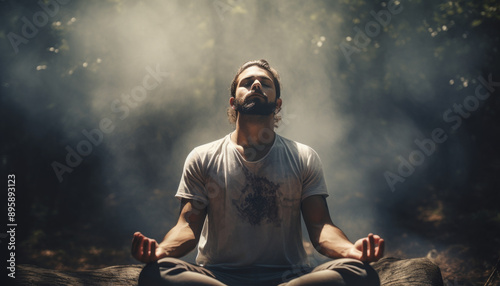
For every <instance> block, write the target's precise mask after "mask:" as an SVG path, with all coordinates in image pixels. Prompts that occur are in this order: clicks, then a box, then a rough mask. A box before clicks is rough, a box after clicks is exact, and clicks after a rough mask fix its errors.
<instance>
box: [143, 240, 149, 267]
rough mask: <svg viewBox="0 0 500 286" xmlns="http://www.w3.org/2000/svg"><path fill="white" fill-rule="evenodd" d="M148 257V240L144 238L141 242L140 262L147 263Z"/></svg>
mask: <svg viewBox="0 0 500 286" xmlns="http://www.w3.org/2000/svg"><path fill="white" fill-rule="evenodd" d="M148 256H149V238H144V240H143V242H142V255H141V261H142V262H149V260H148V258H149V257H148Z"/></svg>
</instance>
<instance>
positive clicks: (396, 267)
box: [14, 258, 443, 286]
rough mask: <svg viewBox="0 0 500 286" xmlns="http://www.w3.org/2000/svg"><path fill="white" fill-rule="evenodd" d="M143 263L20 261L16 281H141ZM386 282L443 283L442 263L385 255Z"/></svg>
mask: <svg viewBox="0 0 500 286" xmlns="http://www.w3.org/2000/svg"><path fill="white" fill-rule="evenodd" d="M143 266H144V265H143V264H135V265H119V266H110V267H106V268H101V269H97V270H87V271H58V270H51V269H44V268H40V267H37V266H33V265H18V267H17V271H18V273H17V275H16V278H15V280H14V281H15V284H14V285H37V286H39V285H51V286H52V285H72V286H73V285H120V286H128V285H137V278H138V277H139V273H140V272H141V270H142V267H143ZM372 266H373V268H375V270H377V272H378V274H379V277H380V282H381V285H382V286H396V285H397V286H406V285H411V286H443V279H442V277H441V271H440V270H439V267H438V266H437V265H435V264H434V263H432V262H431V261H430V260H429V259H427V258H413V259H398V258H383V259H381V260H380V261H378V262H375V263H372Z"/></svg>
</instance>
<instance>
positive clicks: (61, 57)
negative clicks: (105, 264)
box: [1, 0, 499, 262]
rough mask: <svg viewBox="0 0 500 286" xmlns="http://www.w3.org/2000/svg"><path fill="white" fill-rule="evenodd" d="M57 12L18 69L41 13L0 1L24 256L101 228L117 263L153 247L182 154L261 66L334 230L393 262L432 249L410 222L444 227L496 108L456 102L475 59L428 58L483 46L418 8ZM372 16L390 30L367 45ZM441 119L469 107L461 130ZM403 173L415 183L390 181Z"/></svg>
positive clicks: (5, 101) (287, 4) (169, 207)
mask: <svg viewBox="0 0 500 286" xmlns="http://www.w3.org/2000/svg"><path fill="white" fill-rule="evenodd" d="M68 2H69V3H67V4H60V3H59V2H57V3H59V10H58V11H57V13H55V12H54V14H55V15H54V16H50V19H49V21H48V24H46V25H45V26H43V27H40V28H39V31H38V33H37V34H36V35H35V36H33V37H32V38H30V39H29V41H28V42H27V43H21V44H19V45H18V46H17V47H16V48H17V49H18V50H19V51H18V52H17V53H16V52H15V49H14V51H13V47H14V46H13V45H12V42H10V41H9V38H8V36H7V35H8V33H9V32H15V33H17V34H19V35H22V25H23V22H22V21H21V20H20V17H23V16H24V17H26V18H27V19H28V20H32V17H33V16H32V15H33V14H34V13H35V12H36V11H39V10H41V7H38V6H36V5H35V4H32V5H23V4H19V3H18V2H17V1H5V3H2V5H3V6H4V7H5V8H6V9H10V10H9V11H11V12H9V13H11V15H15V16H12V17H11V18H9V19H8V20H4V25H5V26H4V29H3V33H2V38H3V39H4V41H3V43H2V51H3V52H2V53H3V55H2V56H1V61H2V73H1V83H2V92H1V99H2V100H1V102H2V109H3V110H4V111H5V112H4V113H3V114H2V117H3V120H2V121H4V123H3V124H11V127H9V128H7V127H6V126H5V125H4V130H15V132H14V131H13V134H14V136H13V137H12V139H5V141H4V139H2V144H5V147H4V148H3V152H2V162H3V164H2V169H3V171H4V173H9V172H16V173H17V174H18V178H19V180H20V181H22V182H23V185H25V186H26V187H30V188H33V186H38V187H39V188H37V189H30V190H27V191H25V193H24V194H23V195H21V196H20V199H19V202H18V204H19V205H20V207H21V208H22V211H23V212H24V213H23V214H22V216H25V217H26V218H27V219H26V221H25V223H26V224H29V223H28V222H27V220H28V218H29V219H32V218H36V219H35V220H36V221H35V223H33V225H32V229H31V230H26V231H25V233H24V235H25V236H26V239H27V240H28V239H31V241H32V240H33V237H34V234H33V231H35V230H36V229H43V228H45V227H46V228H55V225H54V224H57V223H60V222H74V223H76V224H78V228H79V229H81V231H82V233H85V232H86V231H87V230H88V229H90V230H99V229H107V230H112V232H113V233H114V234H113V235H112V239H113V240H116V244H117V245H121V246H123V249H125V248H126V247H128V241H129V240H130V239H131V237H132V234H133V232H134V231H141V232H143V233H144V234H147V235H149V236H151V237H155V238H157V239H161V238H162V237H163V235H164V234H165V233H166V232H167V231H168V229H169V228H170V227H172V226H173V225H174V224H175V222H176V219H177V216H178V212H179V202H178V201H177V199H175V198H174V194H175V192H176V190H177V186H178V183H179V180H180V176H181V172H182V166H183V163H184V160H185V158H186V156H187V155H188V153H189V152H190V151H191V150H192V149H193V148H194V147H196V146H198V145H201V144H204V143H207V142H210V141H213V140H216V139H219V138H221V137H223V136H225V135H226V134H228V133H230V132H231V131H232V130H233V129H234V127H233V126H232V125H231V124H230V123H229V122H228V120H227V115H226V108H227V107H228V105H229V104H228V101H229V86H230V83H231V80H232V78H233V77H234V74H235V72H236V70H237V69H238V67H239V66H240V65H241V64H243V63H244V62H246V61H248V60H255V59H266V60H268V61H269V62H270V64H271V66H272V67H274V68H275V69H277V70H278V72H279V73H280V75H281V80H282V99H283V109H282V111H281V115H282V118H283V120H282V122H281V124H280V126H279V127H278V128H277V129H276V131H277V133H278V134H280V135H282V136H284V137H287V138H290V139H292V140H295V141H298V142H301V143H304V144H307V145H309V146H311V147H312V148H314V149H315V150H316V151H317V152H318V154H319V155H320V158H321V160H322V163H323V167H324V172H325V177H326V180H327V185H328V188H329V193H330V196H329V197H328V203H329V207H330V212H331V215H332V218H333V220H334V222H335V223H336V224H337V225H338V226H340V227H341V228H342V229H343V230H344V231H345V232H346V234H347V236H348V237H349V238H350V239H351V240H353V241H354V240H356V239H358V238H359V237H363V236H366V235H367V234H368V233H370V232H372V233H377V234H380V235H381V236H383V237H387V238H389V243H388V249H387V251H388V252H389V253H392V254H401V253H402V252H406V254H407V255H409V256H412V255H416V256H425V255H426V254H427V252H429V251H431V250H432V249H435V248H438V249H439V247H440V246H439V244H440V243H442V242H436V241H432V239H431V238H430V236H429V233H427V231H426V230H425V227H424V226H425V224H422V225H424V226H422V225H421V226H418V227H414V225H408V224H407V221H418V220H420V221H425V222H428V223H429V222H430V224H433V223H436V221H435V220H432V218H430V219H429V217H430V216H429V215H427V214H428V213H435V212H436V210H437V212H438V213H439V206H440V203H441V206H442V203H443V202H444V204H445V206H446V207H445V214H446V212H451V211H452V210H454V208H458V207H459V206H460V204H458V203H457V202H459V201H460V196H462V195H465V194H468V193H469V192H470V189H468V186H470V185H474V184H473V183H471V179H470V176H472V175H471V169H472V164H473V163H472V162H473V161H474V158H476V157H477V153H478V152H480V150H478V149H477V148H476V147H477V146H478V145H476V143H475V141H474V140H475V139H470V138H472V137H474V136H476V135H477V136H480V135H479V134H477V133H475V131H474V126H476V125H474V124H481V123H480V121H481V118H483V116H484V117H485V118H486V117H487V114H493V113H492V112H493V111H492V110H498V104H497V105H496V106H495V105H493V103H492V99H484V100H477V104H476V103H475V101H471V100H472V99H468V100H465V99H466V98H467V96H470V95H474V92H475V89H476V88H477V86H479V85H481V82H480V78H483V79H485V78H486V81H488V79H487V77H486V76H487V75H488V74H491V73H492V72H495V70H484V69H483V67H484V65H485V64H484V63H485V62H488V61H490V60H491V59H490V58H489V54H488V53H482V52H477V53H473V55H474V56H473V57H468V58H467V60H462V59H461V58H460V57H459V56H457V55H456V54H451V55H450V54H447V53H446V51H442V50H440V49H438V48H437V47H438V46H440V45H442V46H445V47H448V48H451V47H455V46H457V45H458V46H460V43H461V42H460V41H466V40H467V41H470V43H476V42H477V43H481V48H478V50H479V49H482V51H490V50H491V49H494V50H495V51H496V48H494V47H495V41H498V37H496V38H495V41H493V40H491V42H487V41H484V39H483V38H482V37H481V36H480V35H476V34H475V33H473V32H472V30H469V31H466V32H463V35H462V34H461V33H462V32H461V31H457V29H454V26H453V25H458V24H456V23H455V24H454V23H450V24H447V25H448V26H446V27H445V25H440V26H437V25H436V24H433V23H432V17H431V15H432V11H430V8H428V7H427V8H426V6H425V5H420V4H419V3H420V1H416V2H413V3H411V2H410V1H401V2H398V1H396V2H398V3H399V4H398V3H396V4H394V3H393V2H394V1H389V3H387V2H380V1H376V2H377V3H373V4H366V3H363V2H362V1H358V2H359V3H358V2H355V3H352V5H347V4H346V3H343V1H308V2H300V1H285V0H280V1H272V2H271V1H257V0H254V1H231V0H227V1H223V0H216V1H160V0H156V1H155V0H150V1H79V2H77V1H68ZM51 3H52V2H51ZM61 3H62V2H61ZM391 3H392V4H391ZM392 5H394V6H392ZM360 7H362V8H360ZM2 9H4V8H2ZM390 9H393V10H390ZM354 11H357V12H354ZM380 11H386V12H384V13H385V14H383V15H389V16H390V18H385V20H386V22H387V23H386V24H387V25H386V26H381V25H379V26H378V27H379V28H380V29H379V30H376V29H375V28H376V26H375V25H373V27H372V30H366V29H364V27H365V24H366V23H368V22H370V21H372V22H373V21H375V22H374V23H377V22H376V20H375V18H374V16H373V14H375V15H382V14H377V13H378V12H380ZM370 12H373V13H372V14H370ZM9 13H6V14H7V15H9ZM358 13H359V14H358ZM380 13H382V12H380ZM388 13H390V14H388ZM377 25H378V24H377ZM408 26H410V28H408ZM422 27H423V28H422ZM359 29H361V30H362V31H364V35H365V36H364V37H365V38H364V40H365V42H363V41H362V40H363V37H362V36H360V35H358V36H357V33H358V31H359ZM404 29H406V30H404ZM377 31H378V32H377ZM402 31H406V34H405V33H403V32H402ZM408 31H410V32H408ZM370 33H371V34H370ZM409 33H411V34H409ZM434 33H436V34H434ZM367 35H371V36H368V38H369V41H368V42H366V40H367V38H366V37H367ZM464 35H465V36H464ZM362 42H363V43H362ZM471 45H473V44H471ZM474 45H475V44H474ZM474 47H475V46H474ZM346 48H347V49H348V50H347V54H346V50H345V49H346ZM375 54H376V55H377V56H376V57H375V56H374V55H375ZM346 55H348V56H346ZM372 59H373V60H372ZM442 62H446V65H444V66H443V65H442V64H440V63H442ZM498 78H499V77H498V74H495V73H493V81H495V80H498ZM490 82H491V80H490ZM496 93H497V92H496ZM478 97H479V96H478ZM464 100H465V101H464ZM495 100H496V99H495ZM495 102H496V103H498V101H497V100H496V101H495ZM454 104H462V105H464V106H466V107H467V106H469V107H470V109H471V110H472V109H473V111H467V110H466V111H467V113H468V114H470V118H469V117H465V116H460V115H459V114H458V113H457V112H455V111H453V110H454ZM476 105H477V106H476ZM448 110H452V112H448V113H447V111H448ZM495 112H497V111H495ZM446 114H447V116H446ZM457 114H458V115H457ZM494 114H498V113H494ZM9 117H10V118H13V119H14V120H15V121H13V122H12V121H9ZM458 117H460V118H458ZM459 120H460V122H459ZM6 122H9V123H6ZM488 122H492V121H488ZM485 128H486V127H485ZM436 129H439V130H441V131H442V132H440V131H439V130H438V131H435V130H436ZM93 130H94V131H93ZM484 133H485V134H496V133H495V132H494V130H491V131H490V129H488V130H486V131H485V132H484ZM85 134H91V135H88V136H86V135H85ZM491 136H493V135H491ZM436 138H437V139H438V140H437V141H442V142H440V143H438V142H436V140H435V139H436ZM444 138H446V139H444ZM492 138H493V141H492V142H497V141H495V140H497V137H496V135H495V136H493V137H492ZM21 139H22V140H21ZM11 140H12V141H11ZM15 140H18V141H19V140H21V141H22V142H24V143H23V145H22V146H17V145H16V144H15V142H16V141H15ZM92 140H94V141H95V142H97V143H93V142H92ZM416 140H417V141H419V142H420V143H421V145H420V146H423V145H425V144H427V145H425V146H424V147H419V145H418V144H417V143H415V141H416ZM429 140H433V141H432V142H434V143H433V144H431V143H429V142H430V141H429ZM84 141H86V142H90V144H88V143H82V142H84ZM422 142H426V143H422ZM432 146H433V147H432ZM422 148H424V149H425V148H427V149H426V150H427V153H425V151H424V149H422ZM71 150H74V151H76V152H77V153H78V152H79V151H82V152H83V153H85V154H86V155H81V154H80V157H81V160H78V158H77V157H78V156H74V155H71V154H70V153H71V152H73V151H71ZM414 151H419V152H420V153H418V152H414ZM412 152H413V155H412ZM80 153H81V152H80ZM87 153H88V154H87ZM424 153H425V154H424ZM20 154H25V155H23V156H24V157H22V158H23V159H22V160H21V159H19V158H20V157H19V156H21V155H20ZM68 154H70V155H68ZM419 154H422V155H419ZM68 156H69V157H70V160H69V162H70V164H72V165H73V166H70V165H69V164H68ZM412 156H413V157H412ZM419 156H420V157H419ZM30 159H33V160H34V161H36V162H38V163H37V164H31V163H29V162H30ZM485 160H487V159H484V160H483V161H481V162H482V163H484V164H486V165H487V166H493V165H494V163H491V162H488V161H485ZM403 161H408V162H410V161H411V162H413V163H411V164H412V165H411V166H413V167H411V166H410V168H409V169H408V168H407V169H405V167H403V168H402V169H401V167H400V166H401V164H403V165H405V163H404V162H403ZM54 162H57V163H54ZM402 162H403V163H402ZM490 163H491V164H490ZM54 164H56V165H54ZM62 165H64V166H66V167H62ZM54 166H56V167H54ZM495 166H497V167H496V170H497V169H498V165H495ZM401 170H406V171H407V173H408V174H401ZM389 173H391V174H392V175H388V174H389ZM477 173H481V170H479V171H476V173H475V174H477ZM483 173H484V172H483ZM388 176H389V177H388ZM388 178H389V179H388ZM451 193H453V194H451ZM447 200H448V201H447ZM35 202H36V206H35ZM448 203H449V207H448ZM454 203H457V205H453V204H454ZM417 204H418V206H417ZM43 212H47V213H48V214H46V215H45V216H40V215H37V213H43ZM439 215H442V213H440V214H439ZM20 216H21V215H20ZM61 216H64V217H61ZM437 223H439V221H438V222H437ZM92 225H94V226H92ZM96 225H97V226H96ZM304 237H305V239H306V240H307V235H305V236H304ZM391 239H392V243H391ZM412 247H414V248H412ZM131 261H132V259H131V258H130V261H129V262H131Z"/></svg>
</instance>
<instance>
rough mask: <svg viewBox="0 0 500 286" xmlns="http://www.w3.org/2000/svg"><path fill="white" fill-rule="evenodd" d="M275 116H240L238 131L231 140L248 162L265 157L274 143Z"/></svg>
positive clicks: (237, 120)
mask: <svg viewBox="0 0 500 286" xmlns="http://www.w3.org/2000/svg"><path fill="white" fill-rule="evenodd" d="M275 137H276V133H275V132H274V115H273V114H271V115H269V116H259V115H245V114H241V113H240V114H238V118H237V119H236V130H235V131H234V132H233V134H232V135H231V140H232V141H233V142H234V143H236V145H237V146H238V147H239V148H238V150H239V151H240V153H241V154H242V155H243V156H244V157H246V159H248V160H251V161H252V160H258V159H260V158H262V157H264V156H265V155H266V154H267V152H268V151H269V149H270V148H271V146H272V145H273V143H274V139H275Z"/></svg>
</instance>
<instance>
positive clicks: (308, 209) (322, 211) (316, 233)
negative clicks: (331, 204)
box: [302, 196, 384, 262]
mask: <svg viewBox="0 0 500 286" xmlns="http://www.w3.org/2000/svg"><path fill="white" fill-rule="evenodd" d="M302 215H303V217H304V221H305V223H306V227H307V231H308V232H309V238H310V239H311V242H312V244H313V245H314V247H315V248H316V249H317V250H318V251H319V252H320V253H321V254H323V255H325V256H328V257H330V258H344V257H345V258H355V259H358V260H361V261H367V262H371V261H377V260H379V259H380V258H382V256H383V252H384V240H383V239H382V238H380V237H379V236H378V235H373V234H369V235H368V236H367V237H365V238H361V239H359V240H358V241H356V243H354V244H353V243H352V242H350V241H349V239H348V238H347V236H346V235H345V234H344V232H343V231H342V230H340V229H339V228H338V227H336V226H335V225H334V224H333V222H332V219H331V218H330V212H329V211H328V206H327V204H326V200H325V198H324V197H323V196H310V197H308V198H306V199H305V200H304V201H303V202H302Z"/></svg>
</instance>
